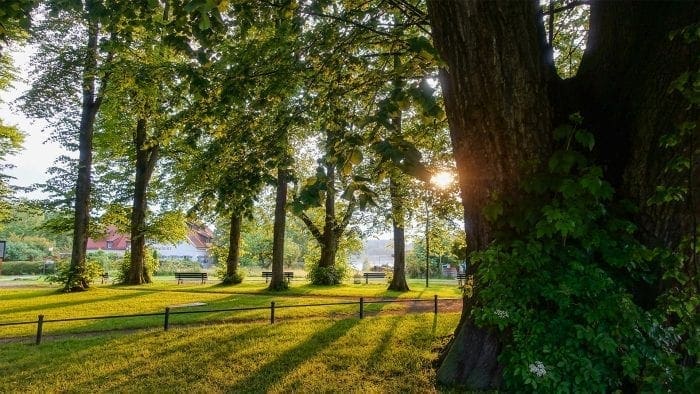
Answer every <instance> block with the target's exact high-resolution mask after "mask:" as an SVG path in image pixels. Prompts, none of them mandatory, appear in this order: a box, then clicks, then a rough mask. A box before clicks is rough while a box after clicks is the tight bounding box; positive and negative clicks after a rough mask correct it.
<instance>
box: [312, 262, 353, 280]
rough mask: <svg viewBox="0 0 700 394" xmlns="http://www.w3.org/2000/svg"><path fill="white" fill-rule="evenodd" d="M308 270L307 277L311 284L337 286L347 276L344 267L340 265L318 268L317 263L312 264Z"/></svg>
mask: <svg viewBox="0 0 700 394" xmlns="http://www.w3.org/2000/svg"><path fill="white" fill-rule="evenodd" d="M308 268H309V273H308V277H309V280H310V281H311V283H313V284H321V285H339V284H341V283H342V282H343V279H345V278H346V277H347V276H348V271H347V269H346V266H344V265H342V264H335V265H333V266H330V267H320V266H319V265H318V263H317V262H314V263H312V264H311V266H310V267H308Z"/></svg>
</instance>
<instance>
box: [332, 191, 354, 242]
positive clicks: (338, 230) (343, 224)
mask: <svg viewBox="0 0 700 394" xmlns="http://www.w3.org/2000/svg"><path fill="white" fill-rule="evenodd" d="M355 208H357V202H356V201H355V199H354V198H353V199H352V200H351V201H350V203H349V204H348V207H347V209H345V214H344V215H343V220H341V221H340V223H338V224H336V226H335V228H334V229H333V231H334V232H335V236H336V238H338V239H339V238H340V236H341V235H343V231H345V228H347V227H348V224H350V218H352V214H353V212H355Z"/></svg>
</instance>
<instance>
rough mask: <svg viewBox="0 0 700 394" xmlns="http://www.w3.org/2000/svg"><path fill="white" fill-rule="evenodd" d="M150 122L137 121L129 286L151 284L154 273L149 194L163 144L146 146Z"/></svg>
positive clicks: (144, 120)
mask: <svg viewBox="0 0 700 394" xmlns="http://www.w3.org/2000/svg"><path fill="white" fill-rule="evenodd" d="M147 126H148V123H147V121H146V119H144V118H141V119H139V120H138V121H137V122H136V132H135V133H134V146H135V148H136V172H135V180H134V201H133V205H132V208H131V256H130V265H129V275H128V278H127V280H126V283H128V284H132V285H140V284H143V283H150V282H151V274H150V272H148V269H147V267H146V263H145V257H146V256H145V254H146V211H147V210H148V200H147V196H146V193H147V191H148V184H149V183H150V181H151V177H152V176H153V171H154V170H155V167H156V163H157V162H158V156H159V152H160V149H159V145H158V144H155V145H153V146H147V145H146V137H147V136H148V130H147Z"/></svg>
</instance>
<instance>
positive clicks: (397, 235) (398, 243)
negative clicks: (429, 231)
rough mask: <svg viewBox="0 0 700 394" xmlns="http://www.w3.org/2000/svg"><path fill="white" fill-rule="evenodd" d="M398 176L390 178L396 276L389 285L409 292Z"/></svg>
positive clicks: (402, 208)
mask: <svg viewBox="0 0 700 394" xmlns="http://www.w3.org/2000/svg"><path fill="white" fill-rule="evenodd" d="M398 176H400V175H398V174H396V173H395V172H394V173H393V174H392V176H391V177H390V178H389V194H390V195H391V222H392V225H393V227H394V275H393V277H392V279H391V283H390V284H389V290H396V291H409V290H410V289H409V288H408V283H407V282H406V239H405V236H404V228H405V222H406V220H405V212H404V206H403V199H404V196H403V193H402V191H401V190H400V185H399V181H398V179H397V178H398Z"/></svg>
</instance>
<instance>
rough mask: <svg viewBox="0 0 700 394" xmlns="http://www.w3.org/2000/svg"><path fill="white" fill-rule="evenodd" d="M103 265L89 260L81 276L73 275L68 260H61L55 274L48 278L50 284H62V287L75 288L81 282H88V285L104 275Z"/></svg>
mask: <svg viewBox="0 0 700 394" xmlns="http://www.w3.org/2000/svg"><path fill="white" fill-rule="evenodd" d="M102 272H103V270H102V264H100V263H99V261H97V260H90V259H88V260H87V261H86V262H85V266H84V268H83V270H82V271H81V274H80V275H79V276H78V275H75V274H73V273H71V266H70V263H69V262H68V261H66V260H59V261H58V262H57V263H56V271H55V274H53V275H50V276H47V277H46V280H47V281H48V282H50V283H60V284H61V285H69V286H71V287H72V286H75V285H76V284H77V283H78V282H79V281H82V280H86V281H87V282H88V283H91V282H94V281H95V280H96V279H97V278H99V276H100V275H101V274H102Z"/></svg>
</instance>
